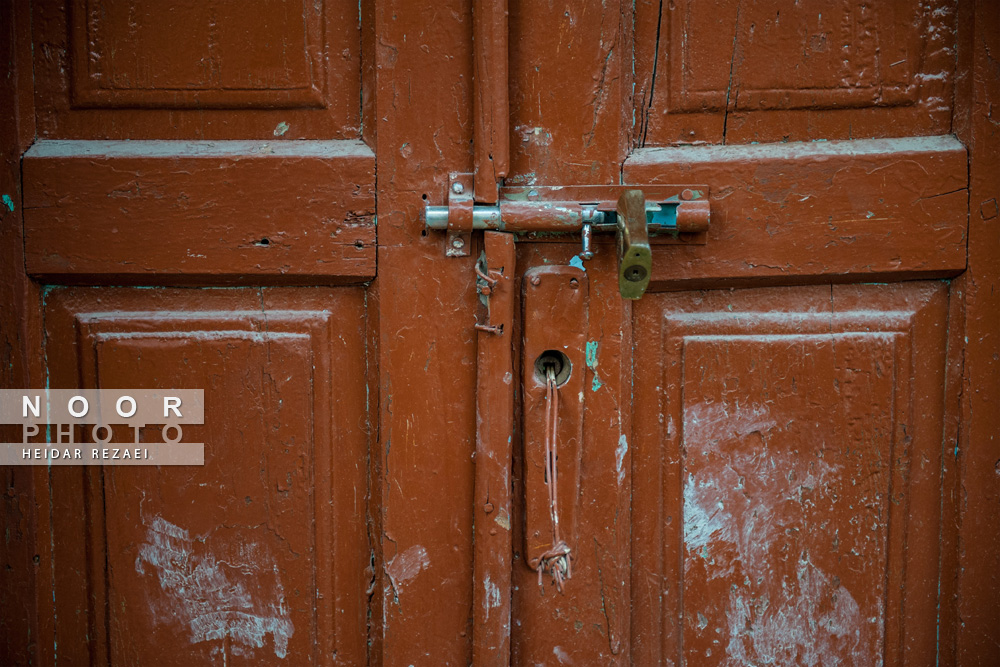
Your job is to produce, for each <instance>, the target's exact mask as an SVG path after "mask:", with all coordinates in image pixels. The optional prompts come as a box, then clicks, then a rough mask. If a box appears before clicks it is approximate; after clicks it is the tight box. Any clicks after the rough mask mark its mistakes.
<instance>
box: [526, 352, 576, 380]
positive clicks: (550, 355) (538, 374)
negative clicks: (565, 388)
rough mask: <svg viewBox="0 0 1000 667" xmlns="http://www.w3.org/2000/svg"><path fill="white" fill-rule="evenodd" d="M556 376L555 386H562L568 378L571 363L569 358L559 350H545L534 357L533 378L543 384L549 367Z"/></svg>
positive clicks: (571, 366)
mask: <svg viewBox="0 0 1000 667" xmlns="http://www.w3.org/2000/svg"><path fill="white" fill-rule="evenodd" d="M550 368H551V369H552V372H553V373H554V374H555V376H556V386H557V387H558V386H562V385H563V384H565V383H566V380H568V379H569V375H570V372H571V371H572V370H573V365H572V364H571V363H570V362H569V358H568V357H567V356H566V355H565V354H563V353H562V352H560V351H559V350H545V351H544V352H542V353H541V354H540V355H538V358H537V359H535V379H536V380H538V381H539V382H540V383H542V384H545V383H546V381H547V380H546V378H547V377H548V371H549V369H550Z"/></svg>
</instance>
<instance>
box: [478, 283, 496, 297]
mask: <svg viewBox="0 0 1000 667" xmlns="http://www.w3.org/2000/svg"><path fill="white" fill-rule="evenodd" d="M479 293H480V294H482V295H483V296H489V295H490V294H493V288H491V287H490V286H489V285H483V286H482V287H480V288H479Z"/></svg>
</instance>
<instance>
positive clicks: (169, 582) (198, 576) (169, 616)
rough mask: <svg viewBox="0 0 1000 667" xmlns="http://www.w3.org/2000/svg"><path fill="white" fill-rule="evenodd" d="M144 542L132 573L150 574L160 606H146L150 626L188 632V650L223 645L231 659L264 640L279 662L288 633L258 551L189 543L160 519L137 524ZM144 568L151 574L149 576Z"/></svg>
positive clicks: (266, 559)
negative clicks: (170, 626) (271, 645)
mask: <svg viewBox="0 0 1000 667" xmlns="http://www.w3.org/2000/svg"><path fill="white" fill-rule="evenodd" d="M143 523H144V524H145V525H146V528H147V529H146V542H145V543H144V544H142V545H141V546H140V547H139V555H138V556H137V557H136V559H135V569H136V572H138V573H139V574H140V575H147V576H148V575H151V574H153V571H155V573H156V575H157V576H158V579H159V584H160V588H161V589H162V590H163V591H164V592H165V593H166V597H165V598H160V599H154V600H153V601H152V603H151V606H152V609H153V612H154V615H155V620H156V623H158V624H174V623H180V624H184V625H187V626H188V629H189V631H190V641H191V643H192V644H195V643H199V642H209V641H223V642H225V643H228V644H229V648H230V650H231V651H232V653H233V654H235V655H241V656H248V657H252V656H253V655H254V653H253V649H259V648H263V647H264V644H265V639H266V637H267V635H271V637H272V639H273V641H274V654H275V655H276V656H277V657H279V658H284V657H285V655H286V654H287V652H288V640H289V638H290V637H291V636H292V634H293V633H294V627H293V626H292V621H291V619H290V618H289V613H288V608H287V607H286V606H285V592H284V588H282V585H281V580H280V577H279V573H278V566H277V562H276V561H275V559H274V557H273V556H271V554H270V553H269V552H268V551H267V548H266V547H265V546H263V545H261V544H257V543H255V542H248V541H237V542H228V543H227V542H223V541H222V540H221V538H217V537H215V536H213V535H212V534H211V533H209V534H208V535H201V536H196V537H192V536H191V535H190V534H189V533H188V531H187V530H185V529H183V528H181V527H180V526H177V525H175V524H172V523H170V522H169V521H166V520H165V519H163V518H162V517H160V516H155V517H153V518H152V520H147V519H146V517H143ZM149 566H152V570H150V569H149Z"/></svg>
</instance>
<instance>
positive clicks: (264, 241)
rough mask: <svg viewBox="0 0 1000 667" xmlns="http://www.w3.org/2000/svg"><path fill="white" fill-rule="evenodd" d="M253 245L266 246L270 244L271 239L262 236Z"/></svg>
mask: <svg viewBox="0 0 1000 667" xmlns="http://www.w3.org/2000/svg"><path fill="white" fill-rule="evenodd" d="M254 245H256V246H260V247H262V248H266V247H267V246H269V245H271V241H270V239H266V238H263V239H261V240H260V241H257V243H255V244H254Z"/></svg>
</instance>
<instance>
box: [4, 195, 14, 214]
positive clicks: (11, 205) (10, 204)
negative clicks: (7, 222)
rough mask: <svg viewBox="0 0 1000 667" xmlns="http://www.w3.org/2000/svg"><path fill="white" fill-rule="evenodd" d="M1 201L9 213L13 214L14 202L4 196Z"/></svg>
mask: <svg viewBox="0 0 1000 667" xmlns="http://www.w3.org/2000/svg"><path fill="white" fill-rule="evenodd" d="M2 199H3V204H4V206H6V207H7V208H8V209H9V210H10V212H11V213H13V212H14V200H13V199H11V198H10V195H4V196H3V197H2Z"/></svg>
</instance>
